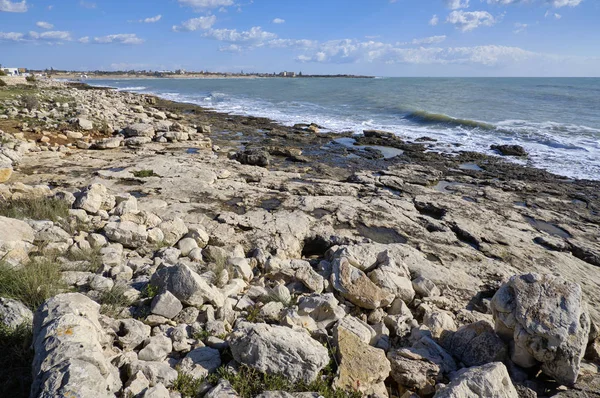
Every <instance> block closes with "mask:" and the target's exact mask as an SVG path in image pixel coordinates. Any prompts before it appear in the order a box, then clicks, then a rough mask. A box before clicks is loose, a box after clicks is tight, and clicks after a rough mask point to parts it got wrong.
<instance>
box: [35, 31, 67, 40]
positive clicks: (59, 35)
mask: <svg viewBox="0 0 600 398" xmlns="http://www.w3.org/2000/svg"><path fill="white" fill-rule="evenodd" d="M28 36H29V38H30V39H33V40H48V41H70V40H71V33H69V32H65V31H59V30H56V31H48V32H42V33H38V32H33V31H31V32H29V35H28Z"/></svg>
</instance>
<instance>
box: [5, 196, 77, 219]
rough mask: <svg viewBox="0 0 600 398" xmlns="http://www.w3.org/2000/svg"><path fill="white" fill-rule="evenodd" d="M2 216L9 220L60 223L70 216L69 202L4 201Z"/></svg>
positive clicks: (52, 200) (31, 199) (48, 200)
mask: <svg viewBox="0 0 600 398" xmlns="http://www.w3.org/2000/svg"><path fill="white" fill-rule="evenodd" d="M0 215H2V216H4V217H9V218H18V219H21V220H22V219H25V218H30V219H33V220H50V221H54V222H57V221H60V220H61V219H63V218H66V217H67V216H68V215H69V205H68V203H67V202H65V201H63V200H60V199H55V198H46V197H37V198H28V199H17V200H10V201H2V202H1V203H0Z"/></svg>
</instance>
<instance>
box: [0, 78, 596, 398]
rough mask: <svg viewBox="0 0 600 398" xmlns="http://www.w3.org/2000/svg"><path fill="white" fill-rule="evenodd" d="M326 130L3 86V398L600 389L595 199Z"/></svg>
mask: <svg viewBox="0 0 600 398" xmlns="http://www.w3.org/2000/svg"><path fill="white" fill-rule="evenodd" d="M319 130H320V127H319V126H317V125H314V124H310V121H307V124H306V125H297V126H294V127H286V126H281V125H278V124H276V123H274V122H272V121H270V120H267V119H261V118H252V117H241V116H233V115H225V114H219V113H215V112H212V111H209V110H205V109H202V108H200V107H197V106H195V105H190V104H180V103H173V102H169V101H165V100H161V99H159V98H156V97H152V96H146V95H138V94H131V93H124V92H117V91H113V90H106V89H99V88H91V87H88V86H84V85H77V84H66V83H56V82H37V83H36V84H35V85H29V86H10V87H8V88H0V367H1V369H2V370H3V371H4V372H2V371H0V374H2V373H4V374H5V375H6V376H0V396H11V397H19V396H23V397H25V396H31V397H57V396H77V397H82V398H83V397H94V398H98V397H145V398H150V397H153V398H158V397H172V398H175V397H201V396H205V397H262V398H267V397H271V398H275V397H319V396H323V397H326V398H328V397H346V396H348V397H362V396H371V397H402V398H413V397H437V398H439V397H461V398H462V397H511V398H513V397H527V398H529V397H594V396H600V375H599V374H598V372H599V371H600V368H599V366H600V327H599V326H598V325H600V323H599V322H600V289H599V287H600V268H598V267H599V266H600V213H599V211H600V200H599V194H600V189H599V188H600V183H598V182H595V181H581V180H577V181H574V180H568V179H565V178H562V177H559V176H556V175H552V174H550V173H547V172H545V171H542V170H537V169H532V168H528V167H523V166H520V165H517V164H514V163H509V162H506V161H505V160H504V159H503V158H502V157H489V156H485V155H481V154H477V153H459V154H458V155H453V156H451V155H444V154H438V153H431V152H428V151H427V149H428V145H429V143H430V140H429V139H428V138H427V137H423V138H422V139H419V140H417V141H416V142H407V141H404V140H402V139H401V138H398V137H395V136H393V135H391V134H389V133H386V132H381V131H366V132H364V134H363V135H360V136H354V135H352V134H351V133H342V134H331V133H322V132H319ZM25 367H26V369H24V368H25ZM29 375H31V376H29Z"/></svg>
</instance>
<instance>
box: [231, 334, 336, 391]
mask: <svg viewBox="0 0 600 398" xmlns="http://www.w3.org/2000/svg"><path fill="white" fill-rule="evenodd" d="M229 347H230V348H231V353H232V355H233V358H234V359H235V360H236V361H238V362H239V363H241V364H245V365H248V366H250V367H252V368H254V369H257V370H259V371H261V372H266V373H271V374H281V375H283V376H285V377H286V378H288V379H289V380H290V381H293V382H295V381H299V380H303V381H305V382H312V381H313V380H315V378H316V377H317V375H318V374H319V372H320V371H321V370H322V369H323V368H324V367H325V366H326V365H327V364H328V363H329V355H328V352H327V349H326V348H325V347H323V346H322V345H321V344H319V343H318V342H317V341H315V340H314V339H312V338H311V337H310V336H309V335H308V334H306V333H303V332H298V331H295V330H292V329H290V328H286V327H282V326H269V325H266V324H251V323H242V324H241V325H239V327H237V328H236V329H235V330H234V331H233V332H232V333H231V335H230V337H229Z"/></svg>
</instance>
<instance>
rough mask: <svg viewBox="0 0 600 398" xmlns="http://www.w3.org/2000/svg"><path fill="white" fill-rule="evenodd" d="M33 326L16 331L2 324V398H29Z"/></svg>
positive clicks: (26, 326)
mask: <svg viewBox="0 0 600 398" xmlns="http://www.w3.org/2000/svg"><path fill="white" fill-rule="evenodd" d="M32 339H33V334H32V331H31V325H26V324H24V325H21V326H19V327H17V328H15V329H12V328H9V327H7V326H5V325H3V324H0V369H1V371H0V396H1V397H12V398H28V397H29V389H30V388H31V382H32V378H31V363H32V362H33V350H32V349H31V342H32Z"/></svg>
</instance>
